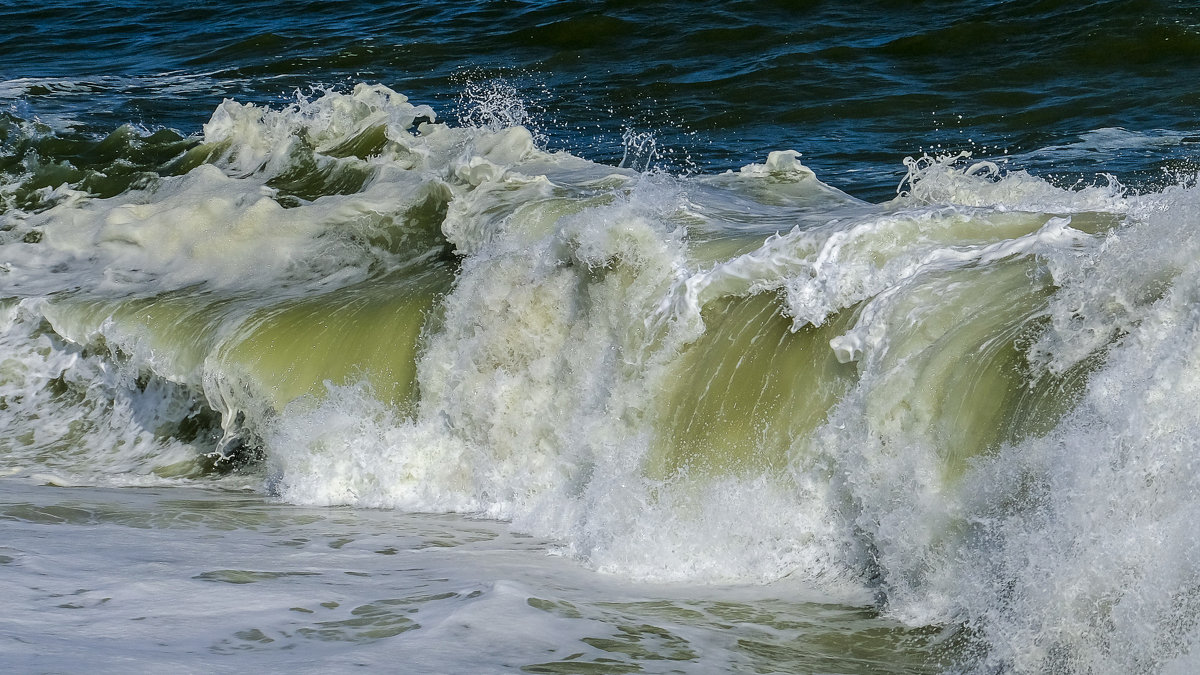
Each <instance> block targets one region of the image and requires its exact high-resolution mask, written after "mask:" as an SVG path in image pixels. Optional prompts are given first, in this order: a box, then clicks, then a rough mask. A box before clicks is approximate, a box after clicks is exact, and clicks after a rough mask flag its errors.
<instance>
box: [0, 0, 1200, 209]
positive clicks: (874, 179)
mask: <svg viewBox="0 0 1200 675" xmlns="http://www.w3.org/2000/svg"><path fill="white" fill-rule="evenodd" d="M0 28H2V29H3V30H0V35H3V36H4V37H0V81H7V84H6V85H4V89H3V90H0V92H2V93H0V97H2V98H0V105H3V106H4V108H7V110H8V111H9V113H10V114H13V115H15V116H17V117H19V118H21V119H29V118H35V117H36V118H40V119H42V120H43V121H49V122H50V123H51V126H52V127H53V129H54V133H55V134H57V135H60V136H70V135H71V134H83V135H91V136H97V135H99V136H103V135H105V134H107V133H109V132H111V131H112V130H114V129H116V128H117V127H119V126H120V125H122V124H126V123H130V124H134V125H138V126H139V127H144V128H145V129H146V130H156V129H160V128H168V129H173V130H177V131H178V132H179V133H180V134H181V135H185V136H186V135H188V134H192V133H195V132H196V131H198V129H199V127H200V125H201V124H203V123H204V122H205V121H206V120H207V118H208V115H209V114H210V113H211V111H212V110H213V108H214V107H215V106H216V104H218V103H219V102H220V101H221V99H223V98H226V97H229V98H235V99H237V100H239V101H242V102H273V101H279V100H281V99H285V98H289V97H292V96H293V95H294V93H295V92H296V91H297V90H299V91H302V92H308V91H311V90H313V89H315V88H324V87H332V88H335V89H347V88H349V87H350V86H352V85H353V84H354V83H357V82H372V83H373V82H379V83H383V84H386V85H387V86H389V87H391V88H393V89H395V90H397V91H400V92H403V93H405V94H407V95H409V96H410V98H412V99H413V100H414V101H415V102H418V103H428V104H430V105H432V106H433V107H434V109H435V110H437V111H438V113H439V115H441V116H442V117H443V118H447V119H450V120H451V121H453V120H454V118H455V115H456V114H457V111H458V110H459V109H460V107H461V106H459V105H458V101H459V98H460V97H461V96H462V95H463V93H464V91H466V90H468V89H469V88H470V87H471V86H479V83H491V82H495V81H496V80H498V79H499V80H503V82H504V83H505V84H506V85H508V86H511V87H514V88H515V89H516V90H517V91H518V93H519V94H520V95H521V97H522V98H523V99H524V100H525V102H526V105H527V108H528V110H529V111H530V112H531V113H533V114H534V119H533V124H534V125H536V126H537V127H538V128H539V130H540V132H541V133H542V135H543V136H544V137H545V138H546V139H547V143H548V144H549V145H550V146H551V147H554V148H562V149H569V150H571V151H572V152H573V153H575V154H578V155H581V156H584V157H586V158H588V159H593V160H597V161H602V162H609V163H617V162H619V161H620V160H621V157H622V156H623V155H624V154H625V147H624V145H623V142H622V136H623V133H624V132H626V131H627V130H632V131H634V132H637V133H643V134H645V133H649V134H653V136H654V139H655V142H656V149H657V154H656V159H655V162H656V164H657V165H658V166H661V167H662V168H666V169H670V170H675V171H702V172H706V173H707V172H713V171H720V170H724V169H728V168H733V167H737V166H741V165H744V164H746V163H748V162H751V161H761V159H762V157H764V156H765V154H766V152H768V151H769V150H775V149H784V148H793V149H796V150H799V151H800V152H802V153H803V154H804V161H805V163H806V164H807V165H809V166H811V167H812V168H814V169H815V170H816V171H817V174H818V175H819V176H821V177H822V178H823V179H824V180H826V181H827V182H829V183H831V184H833V185H836V186H838V187H840V188H842V189H844V190H847V191H849V192H851V193H852V194H855V195H857V196H861V197H865V198H870V199H881V198H886V197H888V196H889V195H891V194H893V193H894V189H895V185H896V183H897V182H898V181H899V179H900V178H901V177H902V176H903V168H902V166H901V160H902V159H903V157H905V156H906V155H915V154H920V153H921V152H923V151H929V152H937V151H943V152H949V151H960V150H968V151H972V152H973V153H974V154H975V156H977V157H980V156H1001V157H1003V156H1005V155H1006V154H1007V156H1009V157H1012V156H1014V155H1021V156H1022V161H1021V163H1020V168H1022V169H1027V170H1030V171H1033V172H1038V173H1041V174H1044V175H1056V176H1058V177H1059V178H1058V179H1059V180H1060V181H1062V182H1065V183H1067V184H1070V183H1072V182H1074V181H1076V180H1080V179H1083V180H1091V176H1093V175H1094V174H1096V173H1097V172H1108V173H1112V174H1115V175H1117V176H1118V177H1120V178H1121V179H1122V181H1123V182H1125V183H1126V184H1127V185H1131V186H1134V187H1138V186H1149V187H1156V186H1161V184H1162V183H1163V182H1173V181H1175V180H1177V174H1179V173H1180V172H1181V171H1182V172H1190V171H1191V170H1192V168H1191V167H1192V162H1191V160H1192V158H1193V157H1194V155H1195V153H1194V152H1192V148H1191V142H1192V141H1195V140H1198V139H1197V138H1191V137H1190V134H1192V133H1193V132H1197V131H1200V124H1198V120H1197V111H1198V110H1200V106H1198V103H1200V58H1198V57H1200V9H1197V8H1196V6H1195V5H1194V3H1187V2H1161V1H1159V2H1154V1H1134V0H1109V1H1105V2H1092V3H1072V2H1061V1H1057V0H1055V1H1047V2H1021V3H1016V2H998V1H990V2H971V3H961V2H882V1H875V2H864V3H852V4H847V3H837V2H820V1H807V2H783V1H777V2H728V1H723V2H687V3H658V2H655V3H649V2H629V1H621V0H607V1H602V2H579V1H574V2H519V1H509V2H462V3H415V2H309V3H286V4H275V5H272V4H269V3H266V4H264V3H252V2H231V1H228V0H226V1H218V2H208V3H172V4H162V3H157V2H133V1H129V2H90V1H89V2H83V1H82V0H66V1H62V0H56V1H52V2H42V3H16V4H10V3H6V4H5V5H4V6H3V7H2V8H0ZM1113 128H1117V129H1124V130H1127V131H1130V132H1133V133H1136V134H1148V135H1149V138H1150V139H1151V141H1155V140H1157V141H1161V139H1162V138H1164V137H1169V138H1170V139H1171V140H1170V141H1169V142H1152V143H1151V145H1152V146H1154V149H1153V150H1150V151H1146V150H1144V149H1142V150H1139V149H1137V148H1132V149H1131V148H1130V147H1128V146H1129V144H1128V143H1124V144H1122V145H1123V146H1124V147H1120V148H1116V149H1113V148H1110V147H1106V146H1103V144H1101V145H1097V144H1095V143H1091V144H1089V142H1088V141H1087V138H1088V137H1087V134H1088V133H1089V132H1093V131H1096V130H1102V129H1113ZM1164 132H1168V133H1165V134H1164ZM1081 137H1082V138H1083V139H1084V141H1083V142H1082V145H1079V144H1080V140H1081ZM1072 144H1075V145H1079V149H1080V151H1079V152H1071V153H1062V152H1058V153H1051V154H1050V155H1049V156H1043V155H1045V153H1040V154H1039V153H1038V151H1040V150H1043V149H1045V148H1054V147H1059V146H1064V145H1072ZM1031 153H1032V154H1031ZM1026 155H1028V156H1026Z"/></svg>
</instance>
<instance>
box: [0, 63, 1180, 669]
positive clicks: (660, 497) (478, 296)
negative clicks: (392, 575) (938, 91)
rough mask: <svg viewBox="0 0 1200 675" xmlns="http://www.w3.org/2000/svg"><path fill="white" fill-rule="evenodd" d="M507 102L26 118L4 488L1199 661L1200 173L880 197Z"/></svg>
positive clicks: (9, 341)
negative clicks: (850, 606)
mask: <svg viewBox="0 0 1200 675" xmlns="http://www.w3.org/2000/svg"><path fill="white" fill-rule="evenodd" d="M508 103H509V104H512V102H511V101H509V102H508ZM514 110H515V111H516V112H518V113H519V112H520V109H519V105H518V106H517V107H516V108H509V109H506V110H499V111H497V110H496V109H489V110H488V111H487V112H488V113H489V114H487V115H482V114H481V115H479V116H477V118H476V119H475V122H476V123H475V124H447V123H444V122H442V121H440V119H439V116H438V114H437V112H436V111H435V110H434V109H433V108H431V107H429V106H426V105H416V104H414V102H412V101H410V100H409V99H408V98H406V97H405V96H404V95H402V94H400V93H397V92H395V91H392V90H390V89H388V88H386V87H383V86H378V85H371V86H368V85H361V84H360V85H358V86H356V87H354V88H353V90H352V91H340V92H339V91H335V90H330V91H326V92H324V93H320V94H318V95H314V96H311V97H299V98H297V99H296V100H295V101H294V102H293V103H291V104H286V105H276V106H264V105H258V104H251V103H241V102H238V101H235V100H226V101H225V102H224V103H222V104H221V105H220V106H219V107H218V108H217V109H216V110H215V111H214V112H213V113H212V116H211V118H210V120H209V121H208V123H207V124H205V125H204V127H203V132H202V134H200V135H198V136H195V137H185V136H181V135H179V134H175V133H173V132H169V131H159V132H154V133H151V132H149V131H146V130H144V129H139V128H135V127H129V126H126V127H121V128H119V129H117V130H115V131H113V132H112V133H110V134H109V135H108V136H107V137H106V138H103V139H101V140H97V141H96V142H95V144H94V146H91V147H86V148H66V149H64V147H62V145H61V144H62V143H65V141H60V140H58V139H57V137H56V131H55V130H54V129H53V128H52V127H49V126H47V125H45V124H43V123H41V122H38V121H36V120H29V119H23V118H21V117H19V116H17V115H15V114H9V115H7V116H6V117H4V119H3V120H2V126H0V141H2V142H3V144H4V147H5V150H6V153H8V154H9V156H10V157H11V160H6V161H5V163H4V164H3V167H2V169H3V174H2V180H3V185H0V200H2V202H0V203H2V204H3V210H2V211H0V330H2V333H0V345H2V351H0V428H3V429H4V432H3V433H2V434H0V471H2V472H3V473H4V474H6V475H7V476H9V477H10V480H18V479H20V480H24V481H26V482H29V481H32V482H42V483H51V484H55V485H69V486H83V485H87V486H151V487H153V486H159V487H161V486H178V485H180V484H184V485H193V486H195V485H199V486H206V485H207V486H217V487H221V486H223V487H227V488H230V489H241V488H250V489H256V490H261V491H263V493H264V494H267V495H269V496H270V497H271V498H273V499H276V500H279V501H281V502H284V503H290V504H297V505H309V506H325V505H352V506H357V507H381V508H385V509H395V510H398V511H403V512H416V513H424V512H434V513H447V512H449V513H464V514H472V515H475V516H482V517H485V518H488V519H495V520H500V521H504V522H507V523H511V528H512V530H513V531H514V532H517V533H529V534H532V535H535V536H537V537H540V538H544V539H546V540H547V541H550V542H553V543H552V544H551V548H552V550H554V551H555V552H557V553H559V554H561V555H563V556H566V557H568V558H569V559H572V560H574V561H577V563H578V564H580V565H581V566H582V567H584V568H587V569H592V570H596V571H599V572H601V573H604V574H607V575H612V576H614V577H615V578H619V579H624V580H634V581H638V582H646V583H675V582H686V583H688V584H702V585H721V584H768V585H770V584H782V583H788V584H799V585H801V586H803V587H806V588H810V589H817V590H818V591H820V592H823V593H830V594H833V595H835V596H838V597H867V598H869V599H870V602H871V603H872V604H873V605H874V606H875V607H876V608H877V609H878V611H879V612H880V615H881V616H882V617H885V618H886V619H888V620H890V621H895V622H897V623H898V625H902V626H906V627H908V628H913V629H917V628H922V627H929V628H930V629H931V630H934V631H935V633H937V635H940V637H938V638H937V639H935V640H933V641H932V642H930V643H929V644H930V645H932V646H929V647H927V649H928V650H929V652H928V653H929V656H928V658H929V659H930V660H929V662H928V663H929V667H931V668H934V667H936V668H949V669H954V670H957V669H966V670H983V671H994V670H998V671H1018V672H1049V671H1080V672H1138V671H1161V670H1168V671H1174V672H1187V671H1190V670H1191V669H1192V668H1193V667H1195V663H1194V658H1195V656H1194V654H1193V647H1194V646H1195V645H1196V644H1197V642H1198V640H1200V625H1198V624H1197V616H1198V614H1197V611H1198V610H1200V584H1198V580H1200V544H1197V540H1196V538H1195V537H1194V536H1193V535H1194V530H1193V527H1194V523H1195V522H1196V521H1197V519H1200V489H1198V488H1200V486H1198V485H1197V482H1198V481H1197V472H1196V470H1195V466H1194V464H1195V461H1196V458H1197V457H1198V456H1200V454H1198V450H1200V448H1198V447H1197V446H1198V439H1200V413H1198V409H1197V406H1196V405H1195V401H1196V400H1197V397H1198V396H1200V361H1198V359H1200V312H1198V310H1197V307H1200V303H1198V302H1197V301H1198V300H1200V262H1197V261H1200V228H1198V227H1197V222H1196V214H1197V213H1200V190H1198V189H1197V188H1196V186H1195V184H1194V181H1192V180H1190V179H1188V178H1187V177H1186V176H1183V177H1181V178H1180V179H1179V180H1178V181H1177V182H1176V183H1175V184H1174V185H1171V186H1169V187H1166V188H1165V189H1161V190H1145V191H1140V192H1134V191H1131V190H1127V189H1126V188H1124V187H1123V186H1122V185H1121V184H1120V183H1119V182H1117V181H1116V180H1115V179H1107V180H1105V179H1101V180H1098V181H1095V182H1094V183H1089V184H1086V185H1077V186H1075V187H1073V188H1069V189H1064V188H1061V187H1056V186H1055V185H1053V184H1052V183H1050V182H1048V181H1046V180H1044V179H1043V178H1039V177H1035V176H1033V175H1030V174H1027V173H1025V172H1024V171H1021V170H1020V166H1018V165H1015V164H1013V163H1010V164H1007V165H997V164H996V163H993V162H992V161H983V160H975V159H972V158H971V157H969V156H966V155H965V154H964V155H959V156H945V157H929V156H925V157H921V158H916V159H910V160H907V176H906V177H905V179H904V181H903V182H902V183H901V184H900V186H899V188H898V191H897V196H896V197H895V198H894V199H892V200H889V201H886V202H884V203H879V204H873V203H868V202H864V201H861V200H859V199H856V198H853V197H851V196H849V195H847V194H845V193H842V192H840V191H839V190H837V189H834V188H832V187H830V186H828V185H826V184H824V183H822V182H821V181H820V180H819V179H818V177H817V176H815V175H814V173H813V172H812V171H811V170H809V169H808V168H806V167H805V165H804V164H803V163H802V161H801V156H800V154H799V153H797V152H794V151H792V150H789V149H779V150H774V151H770V152H764V156H762V157H761V159H760V161H759V162H758V163H753V164H749V165H747V166H744V167H742V168H741V169H740V170H736V171H727V172H724V173H709V174H703V173H693V174H684V175H679V174H671V173H668V172H664V171H654V170H648V171H647V170H638V169H644V168H645V167H644V166H642V167H638V166H636V165H631V166H630V167H629V168H627V167H617V166H610V165H605V164H599V163H594V162H591V161H587V160H585V159H582V158H580V157H578V156H575V155H573V154H571V153H569V152H566V151H561V150H559V151H551V150H548V149H547V148H546V147H545V145H544V143H543V142H542V141H541V140H540V139H539V136H538V132H537V131H536V129H532V128H529V127H526V126H522V125H521V124H520V123H521V122H524V121H526V120H524V119H522V118H521V116H520V115H519V114H515V113H514V112H513V111H514ZM56 143H58V144H59V145H56ZM631 147H633V150H635V151H636V150H637V149H638V148H639V147H642V146H631ZM71 152H74V153H76V155H72V156H79V157H86V158H89V159H88V161H90V162H91V164H90V165H89V166H90V167H91V168H83V169H81V168H79V166H81V165H83V164H84V163H83V162H80V161H77V162H75V163H74V164H71V163H69V162H66V161H64V160H62V159H61V156H64V155H67V154H69V153H71ZM55 153H58V154H57V155H56V154H55ZM626 164H630V163H629V162H627V163H626ZM839 594H840V595H839ZM530 603H533V601H532V600H531V601H530ZM534 606H536V605H534ZM864 635H865V633H864ZM685 660H686V659H685ZM776 665H778V664H776ZM559 672H573V671H569V670H563V671H559Z"/></svg>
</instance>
